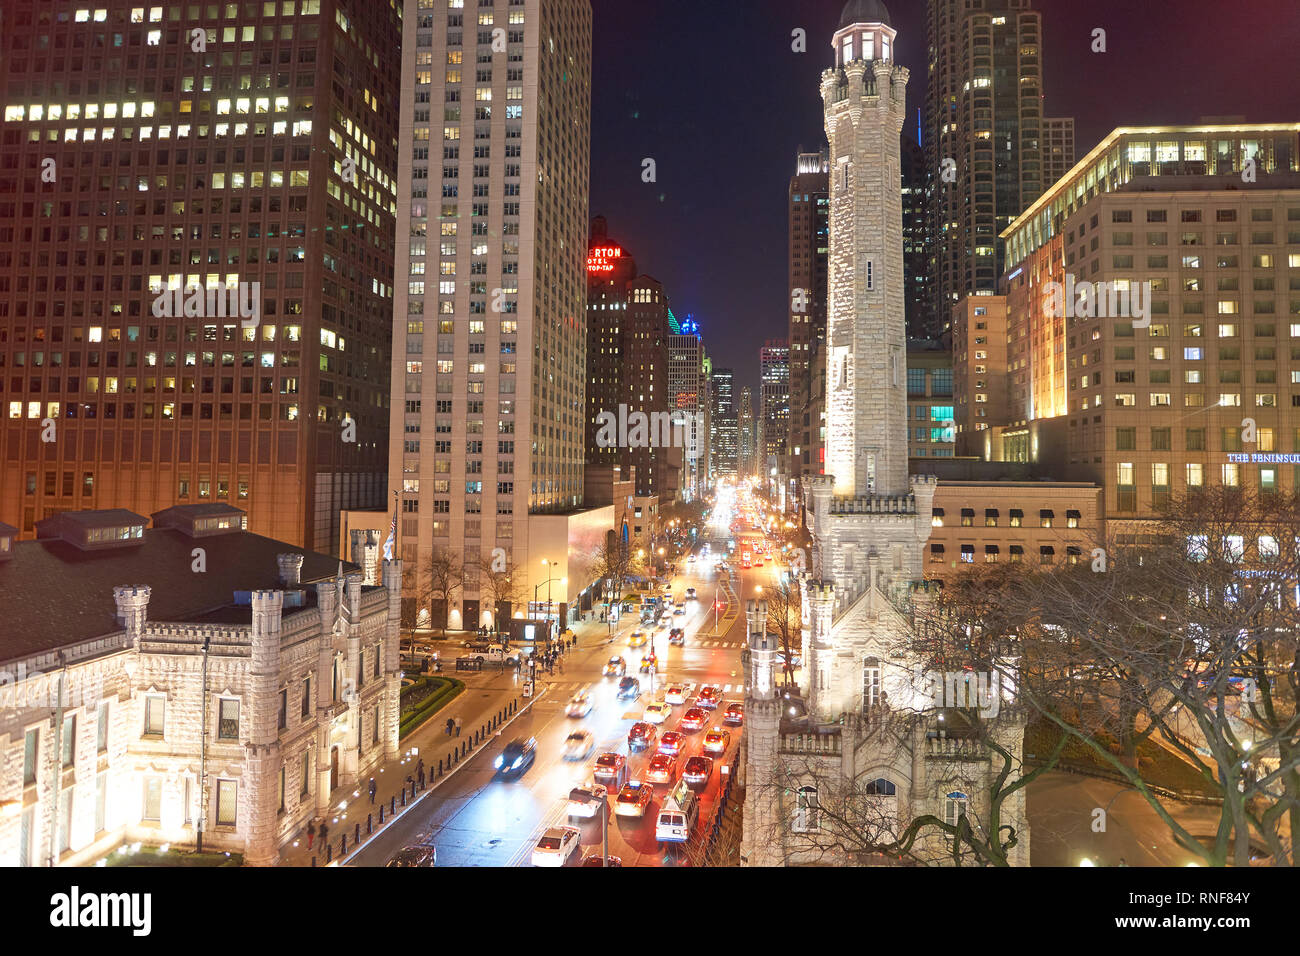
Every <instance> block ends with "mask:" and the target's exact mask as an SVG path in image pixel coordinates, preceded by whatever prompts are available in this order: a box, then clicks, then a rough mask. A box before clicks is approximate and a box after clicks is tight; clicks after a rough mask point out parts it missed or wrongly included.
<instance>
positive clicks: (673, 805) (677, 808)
mask: <svg viewBox="0 0 1300 956" xmlns="http://www.w3.org/2000/svg"><path fill="white" fill-rule="evenodd" d="M699 819H700V801H699V798H698V797H697V796H696V795H695V792H694V791H693V790H691V788H690V787H688V786H686V781H684V780H679V781H677V785H676V786H674V787H673V789H672V790H671V791H669V793H668V795H667V796H665V797H664V803H663V807H662V809H660V811H659V816H658V817H657V818H656V820H655V839H656V840H658V841H659V842H660V843H685V842H686V841H687V840H689V839H690V838H691V834H692V833H693V832H694V831H695V824H696V823H698V822H699Z"/></svg>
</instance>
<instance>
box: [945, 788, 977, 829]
mask: <svg viewBox="0 0 1300 956" xmlns="http://www.w3.org/2000/svg"><path fill="white" fill-rule="evenodd" d="M969 812H970V797H968V796H966V794H964V793H962V792H961V791H960V790H954V791H953V792H952V793H950V794H948V806H947V808H946V810H945V811H944V816H943V818H944V821H945V822H946V823H947V824H948V825H949V826H954V827H955V826H956V825H957V820H958V819H959V818H960V817H961V816H962V814H968V813H969Z"/></svg>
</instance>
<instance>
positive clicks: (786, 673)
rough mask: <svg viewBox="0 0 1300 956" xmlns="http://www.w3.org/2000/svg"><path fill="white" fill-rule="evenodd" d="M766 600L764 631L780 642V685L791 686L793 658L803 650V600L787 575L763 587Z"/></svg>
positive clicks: (792, 680)
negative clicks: (765, 629) (775, 582)
mask: <svg viewBox="0 0 1300 956" xmlns="http://www.w3.org/2000/svg"><path fill="white" fill-rule="evenodd" d="M762 596H763V599H764V600H765V601H767V625H766V626H767V630H768V633H771V634H776V635H777V637H778V638H780V641H781V651H782V654H783V657H784V659H785V660H784V663H783V664H782V665H781V672H782V676H781V682H782V684H783V685H784V686H786V687H789V686H790V685H792V684H793V683H794V663H793V662H794V657H795V654H796V653H799V652H800V650H801V649H802V647H803V636H802V635H803V630H802V624H803V598H802V596H801V595H800V592H799V586H798V584H796V583H795V581H794V580H793V579H792V578H791V576H790V575H782V576H781V578H780V580H779V582H778V583H777V584H775V585H772V586H769V587H764V588H763V595H762Z"/></svg>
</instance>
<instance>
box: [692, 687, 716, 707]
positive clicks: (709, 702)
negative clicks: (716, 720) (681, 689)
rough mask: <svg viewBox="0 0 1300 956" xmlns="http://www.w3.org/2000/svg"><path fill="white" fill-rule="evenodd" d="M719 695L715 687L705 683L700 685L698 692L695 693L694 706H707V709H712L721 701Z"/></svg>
mask: <svg viewBox="0 0 1300 956" xmlns="http://www.w3.org/2000/svg"><path fill="white" fill-rule="evenodd" d="M721 696H722V695H721V694H719V693H718V689H717V688H716V687H711V686H709V685H708V684H706V685H704V686H703V687H701V688H700V692H699V693H698V694H696V695H695V706H696V707H707V708H709V710H713V709H714V708H715V707H717V706H718V704H719V703H721Z"/></svg>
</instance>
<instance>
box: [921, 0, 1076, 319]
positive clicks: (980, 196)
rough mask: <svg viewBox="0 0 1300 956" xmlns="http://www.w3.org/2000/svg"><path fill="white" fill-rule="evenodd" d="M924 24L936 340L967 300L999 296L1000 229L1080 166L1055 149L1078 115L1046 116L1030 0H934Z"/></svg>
mask: <svg viewBox="0 0 1300 956" xmlns="http://www.w3.org/2000/svg"><path fill="white" fill-rule="evenodd" d="M926 21H927V40H928V44H929V58H928V59H929V83H928V87H927V90H926V116H925V136H924V148H925V162H926V166H927V167H928V170H929V174H930V175H931V176H932V177H934V180H933V189H932V190H931V193H930V210H929V228H930V242H931V246H930V250H929V259H930V268H929V270H928V272H929V275H930V277H931V282H932V285H931V289H930V293H931V301H932V303H933V304H932V307H931V313H932V315H933V319H934V323H935V329H934V330H933V331H932V332H931V333H930V334H929V336H928V337H936V335H937V334H940V333H942V332H944V331H946V330H947V329H948V328H949V326H950V324H951V321H952V318H951V313H952V309H953V307H954V305H956V303H957V301H958V299H960V298H961V297H962V296H964V295H967V294H977V295H978V294H983V295H992V294H995V293H996V292H997V288H998V279H999V278H1000V277H1001V276H1002V274H1003V271H1004V269H1003V264H1004V261H1005V260H1004V256H1003V246H1002V243H1001V241H1000V240H999V238H998V237H999V234H1000V233H1001V232H1002V231H1003V230H1004V229H1006V227H1007V226H1009V225H1010V224H1011V221H1012V220H1013V219H1015V217H1016V216H1018V215H1019V214H1020V213H1021V212H1022V211H1023V210H1024V209H1025V208H1026V207H1028V206H1029V204H1030V203H1032V202H1033V201H1034V200H1035V199H1037V198H1038V197H1039V195H1041V194H1042V192H1043V190H1044V189H1046V188H1047V187H1048V186H1050V185H1051V184H1052V182H1053V181H1054V180H1053V179H1052V178H1050V177H1051V176H1052V175H1053V173H1056V174H1057V175H1059V173H1060V172H1062V171H1063V170H1064V169H1068V168H1069V166H1070V165H1072V164H1073V155H1070V156H1068V157H1066V156H1064V153H1056V152H1054V151H1053V150H1054V149H1056V148H1058V147H1059V148H1061V149H1062V150H1063V149H1064V146H1065V144H1066V143H1067V142H1068V143H1069V144H1070V148H1071V151H1072V149H1073V145H1072V144H1073V139H1074V136H1073V124H1074V121H1073V120H1072V119H1057V120H1048V119H1045V118H1044V115H1043V67H1042V63H1043V36H1042V33H1043V30H1042V16H1041V14H1040V13H1038V12H1037V11H1036V10H1034V9H1032V8H1031V0H927V2H926ZM949 161H951V162H949ZM945 165H946V166H947V169H948V175H950V176H955V181H952V182H949V181H947V180H945V178H944V171H945Z"/></svg>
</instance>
